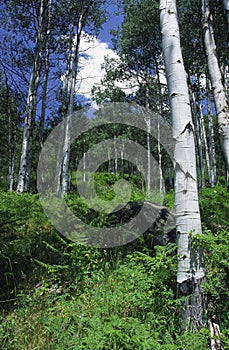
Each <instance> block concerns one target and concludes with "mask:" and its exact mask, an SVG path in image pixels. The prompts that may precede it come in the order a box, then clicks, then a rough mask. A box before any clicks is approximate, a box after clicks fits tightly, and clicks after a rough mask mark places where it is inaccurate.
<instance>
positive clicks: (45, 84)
mask: <svg viewBox="0 0 229 350" xmlns="http://www.w3.org/2000/svg"><path fill="white" fill-rule="evenodd" d="M51 19H52V0H49V4H48V23H47V31H46V41H45V59H44V61H45V62H44V81H43V87H42V106H41V117H40V125H39V154H40V152H41V149H42V144H43V138H44V128H45V114H46V106H47V90H48V78H49V57H50V43H51V36H50V35H51Z"/></svg>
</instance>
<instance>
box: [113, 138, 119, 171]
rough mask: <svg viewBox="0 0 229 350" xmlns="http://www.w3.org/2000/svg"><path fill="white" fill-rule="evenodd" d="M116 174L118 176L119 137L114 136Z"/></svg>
mask: <svg viewBox="0 0 229 350" xmlns="http://www.w3.org/2000/svg"><path fill="white" fill-rule="evenodd" d="M114 173H115V176H118V151H117V136H116V135H114Z"/></svg>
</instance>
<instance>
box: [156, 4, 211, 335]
mask: <svg viewBox="0 0 229 350" xmlns="http://www.w3.org/2000/svg"><path fill="white" fill-rule="evenodd" d="M160 23H161V31H162V49H163V55H164V61H165V69H166V76H167V83H168V91H169V97H170V106H171V114H172V125H173V138H174V142H175V150H174V167H175V212H176V228H177V244H178V256H179V258H178V273H177V283H178V293H179V296H187V299H186V300H187V301H186V302H185V303H184V305H183V308H182V318H183V321H184V326H185V328H186V329H187V328H190V329H191V330H192V331H196V330H198V329H200V328H201V327H202V326H203V324H204V319H203V318H204V304H205V303H204V294H203V291H202V288H201V284H202V282H203V281H204V279H205V272H204V268H203V259H202V254H201V252H199V251H198V250H197V249H195V248H194V247H193V246H192V242H191V234H197V233H198V234H201V219H200V212H199V201H198V190H197V174H196V155H195V145H194V130H193V124H192V117H191V108H190V101H189V92H188V85H187V76H186V72H185V68H184V63H183V58H182V53H181V47H180V34H179V26H178V18H177V8H176V1H175V0H161V1H160Z"/></svg>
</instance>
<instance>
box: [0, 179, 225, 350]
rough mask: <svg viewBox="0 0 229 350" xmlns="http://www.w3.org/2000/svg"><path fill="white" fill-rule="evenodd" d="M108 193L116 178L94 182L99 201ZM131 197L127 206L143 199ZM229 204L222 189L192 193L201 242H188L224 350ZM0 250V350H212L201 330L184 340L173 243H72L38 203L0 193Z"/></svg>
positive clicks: (87, 215)
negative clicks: (199, 262) (200, 261)
mask: <svg viewBox="0 0 229 350" xmlns="http://www.w3.org/2000/svg"><path fill="white" fill-rule="evenodd" d="M134 181H135V183H136V184H137V185H138V188H139V186H140V185H141V184H140V182H139V183H137V179H136V180H134ZM113 185H114V177H112V178H111V179H109V178H108V177H107V175H106V176H104V177H103V176H102V175H99V177H98V179H97V191H98V193H99V195H100V198H102V199H103V200H109V198H111V197H109V196H111V194H109V193H108V192H109V191H108V190H106V187H107V186H108V187H109V186H113ZM138 191H139V190H138ZM138 191H137V192H136V193H135V194H133V198H135V199H137V198H138V199H142V198H143V194H142V195H140V192H138ZM111 192H112V189H111ZM106 196H107V197H106ZM173 197H174V196H173V192H172V191H170V192H169V193H166V194H165V195H164V198H163V199H164V205H166V206H167V207H169V208H173V201H174V198H173ZM228 197H229V194H228V192H227V191H226V189H225V188H224V187H223V186H217V187H215V188H214V189H210V188H206V189H203V190H201V191H200V207H201V216H202V219H203V220H202V224H203V235H201V236H200V235H196V236H195V237H194V239H193V244H195V245H196V246H197V247H201V249H202V250H203V252H204V257H205V269H206V274H207V281H206V283H205V285H204V288H205V292H206V295H207V299H208V304H209V305H210V309H209V310H208V313H209V315H212V316H214V315H215V316H216V317H217V322H218V323H219V325H220V328H221V333H222V339H223V343H224V349H225V350H226V349H229V341H228V337H229V315H228V309H229V292H228V290H229V288H228V287H229V253H228V245H229V221H228V203H229V200H228V199H229V198H228ZM66 202H67V204H68V206H69V207H70V208H71V210H72V211H73V212H74V214H75V215H77V216H78V217H80V218H82V219H84V220H85V222H86V223H87V224H90V223H92V224H93V225H95V226H98V227H102V226H103V225H107V224H109V220H108V218H107V215H106V213H102V214H98V211H97V210H91V209H90V208H89V206H88V205H87V204H86V203H85V202H84V201H83V200H82V199H81V198H79V197H78V196H77V195H76V194H73V193H71V194H70V195H69V196H68V198H67V199H66ZM0 246H1V249H0V281H1V285H0V320H1V324H0V349H6V350H8V349H9V350H11V349H12V350H14V349H15V350H16V349H17V350H29V349H42V350H43V349H45V350H48V349H53V350H58V349H59V350H65V349H86V350H87V349H104V350H105V349H126V350H128V349H133V350H135V349H149V350H151V349H153V350H154V349H156V350H157V349H159V350H162V349H166V350H167V349H168V350H173V349H174V350H175V349H177V350H183V349H184V350H185V349H187V350H189V349H190V350H195V349H201V350H205V349H210V344H209V331H208V330H207V329H202V330H201V331H200V332H198V333H196V334H192V333H189V332H182V329H181V324H180V317H179V315H180V304H179V300H177V298H176V271H177V256H176V246H175V245H172V244H170V245H168V246H167V247H159V246H158V247H155V249H154V250H153V251H150V250H148V249H147V248H146V247H145V245H144V242H141V240H139V243H138V244H134V245H128V246H123V247H116V248H107V249H99V248H93V247H89V246H87V245H80V244H77V243H75V242H73V241H70V240H67V239H66V238H64V237H63V236H61V235H60V234H59V233H58V232H57V231H56V230H55V229H54V227H53V226H52V224H51V223H50V222H49V220H48V218H47V217H46V215H45V213H44V211H43V209H42V207H41V204H40V202H39V196H38V195H31V194H23V195H17V194H15V193H6V192H0Z"/></svg>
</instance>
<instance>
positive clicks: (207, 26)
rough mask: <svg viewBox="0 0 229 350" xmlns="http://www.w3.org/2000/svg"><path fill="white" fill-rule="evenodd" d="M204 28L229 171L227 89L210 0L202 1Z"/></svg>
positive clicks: (221, 137)
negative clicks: (219, 56) (220, 65)
mask: <svg viewBox="0 0 229 350" xmlns="http://www.w3.org/2000/svg"><path fill="white" fill-rule="evenodd" d="M202 27H203V34H204V45H205V51H206V55H207V64H208V71H209V77H210V81H211V85H212V88H213V95H214V100H215V107H216V113H217V118H218V127H219V135H220V142H221V146H222V150H223V153H224V156H225V162H226V167H227V170H228V171H229V108H228V101H227V96H226V89H225V87H224V85H223V79H222V74H221V71H220V68H219V62H218V58H217V56H216V45H215V38H214V32H213V26H212V15H211V13H210V7H209V0H202Z"/></svg>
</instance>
